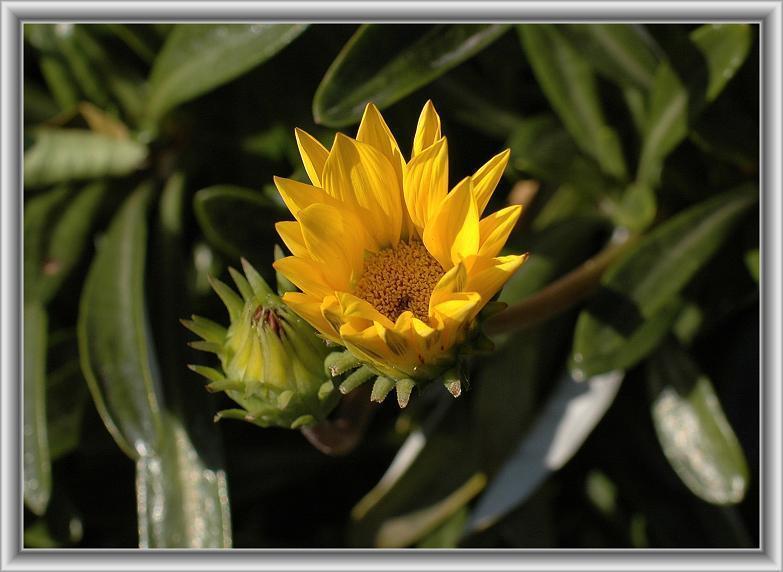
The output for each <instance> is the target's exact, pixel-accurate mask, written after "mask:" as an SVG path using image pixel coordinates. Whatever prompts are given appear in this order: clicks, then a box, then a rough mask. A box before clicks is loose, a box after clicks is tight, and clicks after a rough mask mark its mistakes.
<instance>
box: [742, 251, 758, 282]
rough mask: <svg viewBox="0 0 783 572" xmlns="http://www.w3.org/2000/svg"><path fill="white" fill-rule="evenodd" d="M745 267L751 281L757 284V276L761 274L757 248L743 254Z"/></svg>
mask: <svg viewBox="0 0 783 572" xmlns="http://www.w3.org/2000/svg"><path fill="white" fill-rule="evenodd" d="M745 266H747V268H748V272H750V276H751V278H753V281H754V282H755V283H756V284H758V283H759V274H760V273H761V269H760V258H759V249H758V248H753V249H751V250H748V251H747V252H746V253H745Z"/></svg>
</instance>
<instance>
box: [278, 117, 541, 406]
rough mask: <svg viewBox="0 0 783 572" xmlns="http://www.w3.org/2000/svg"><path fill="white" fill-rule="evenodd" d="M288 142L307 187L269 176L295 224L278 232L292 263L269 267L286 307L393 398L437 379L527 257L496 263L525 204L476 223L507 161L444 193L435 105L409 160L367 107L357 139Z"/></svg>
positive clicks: (301, 135)
mask: <svg viewBox="0 0 783 572" xmlns="http://www.w3.org/2000/svg"><path fill="white" fill-rule="evenodd" d="M296 140H297V143H298V145H299V151H300V152H301V155H302V159H303V162H304V167H305V169H306V171H307V174H308V176H309V177H310V180H311V181H312V185H307V184H304V183H300V182H297V181H293V180H290V179H283V178H279V177H275V185H276V186H277V189H278V190H279V191H280V194H281V195H282V197H283V200H284V201H285V204H286V205H287V206H288V208H289V210H290V211H291V213H292V214H293V216H294V218H295V219H296V220H295V221H290V222H280V223H278V224H277V230H278V232H279V234H280V236H281V238H282V239H283V241H284V242H285V244H286V246H287V247H288V248H289V249H290V251H291V253H292V254H293V256H289V257H287V258H283V259H280V260H278V261H277V262H275V268H276V269H277V270H278V271H279V272H280V273H282V274H283V275H284V276H285V277H286V278H288V279H289V280H290V281H291V282H293V283H294V284H295V285H296V286H297V287H298V288H299V289H300V290H301V292H292V293H286V294H285V296H284V297H283V300H284V302H285V303H286V304H288V305H289V306H290V307H291V308H292V309H293V310H294V311H295V312H296V313H298V314H299V315H300V316H302V317H303V318H304V319H306V320H307V321H308V322H310V323H311V324H312V325H313V326H314V327H315V328H316V329H317V330H318V331H319V332H320V333H321V334H322V335H323V336H324V337H325V338H327V339H329V340H331V341H333V342H335V343H337V344H340V345H343V346H345V347H346V348H347V349H348V350H349V351H350V352H351V353H352V354H353V355H354V356H355V357H356V358H358V359H359V360H360V361H361V362H363V363H364V364H365V365H367V366H369V367H370V368H371V369H372V370H373V371H374V372H376V373H378V374H380V375H382V376H385V377H386V378H389V380H387V381H390V380H391V381H395V382H397V384H398V394H399V392H400V382H404V383H405V384H407V386H408V387H410V386H411V385H413V384H416V383H422V382H425V381H429V380H432V379H434V378H436V377H438V376H439V375H442V374H443V373H444V372H445V371H446V370H448V369H449V368H451V367H452V366H454V365H455V363H456V361H457V358H458V354H459V348H460V346H461V345H462V344H464V343H465V342H466V340H468V338H469V337H470V336H472V335H473V334H475V332H476V330H477V328H476V318H477V315H478V313H479V311H480V310H481V309H482V308H483V307H484V306H485V305H486V304H487V302H489V301H490V300H491V299H492V298H493V296H494V295H495V294H496V293H497V292H498V291H499V290H500V289H501V288H502V287H503V285H504V284H505V283H506V281H507V280H508V279H509V277H510V276H511V275H512V274H513V273H514V271H516V270H517V268H519V267H520V265H521V264H522V263H523V262H524V261H525V258H526V256H527V255H524V254H523V255H519V256H498V255H499V253H500V251H501V249H502V248H503V246H504V244H505V242H506V240H507V238H508V236H509V233H510V232H511V230H512V229H513V227H514V225H515V223H516V222H517V219H518V218H519V215H520V213H521V210H522V208H521V206H519V205H514V206H510V207H507V208H504V209H502V210H500V211H498V212H495V213H492V214H489V215H487V216H486V217H484V218H481V216H482V213H483V212H484V209H485V207H486V206H487V203H488V202H489V199H490V196H491V195H492V192H493V191H494V189H495V187H496V185H497V183H498V181H499V180H500V177H501V175H502V174H503V171H504V169H505V167H506V164H507V162H508V157H509V151H508V150H506V151H503V152H502V153H499V154H498V155H496V156H495V157H493V158H492V159H490V160H489V162H487V163H486V164H485V165H484V166H483V167H481V168H480V169H479V170H478V171H477V172H476V173H475V174H474V175H472V176H470V177H466V178H464V179H463V180H462V181H461V182H460V183H458V184H457V185H456V186H455V187H454V188H453V189H452V190H451V191H450V192H449V190H448V175H449V165H448V157H447V141H446V138H445V137H443V136H441V126H440V118H439V117H438V114H437V113H436V112H435V108H434V107H433V105H432V103H431V102H427V104H426V105H425V106H424V109H423V110H422V112H421V116H420V118H419V122H418V126H417V128H416V135H415V137H414V140H413V151H412V156H411V159H410V160H409V161H407V162H406V161H405V159H404V158H403V155H402V152H401V151H400V148H399V147H398V145H397V142H396V141H395V139H394V136H393V135H392V133H391V131H390V130H389V128H388V126H387V125H386V123H385V122H384V120H383V118H382V117H381V114H380V112H379V111H378V109H377V108H376V107H375V106H374V105H373V104H368V105H367V107H366V109H365V111H364V116H363V118H362V121H361V124H360V126H359V132H358V134H357V137H356V139H351V138H350V137H347V136H345V135H343V134H340V133H338V134H337V136H336V138H335V140H334V144H333V145H332V149H331V151H329V150H327V149H326V148H325V147H323V146H322V145H321V144H320V143H319V142H318V141H317V140H316V139H314V138H313V137H311V136H310V135H308V134H307V133H305V132H304V131H301V130H299V129H297V130H296ZM386 391H387V392H388V389H387V390H386ZM409 392H410V389H408V393H409ZM406 402H407V398H406Z"/></svg>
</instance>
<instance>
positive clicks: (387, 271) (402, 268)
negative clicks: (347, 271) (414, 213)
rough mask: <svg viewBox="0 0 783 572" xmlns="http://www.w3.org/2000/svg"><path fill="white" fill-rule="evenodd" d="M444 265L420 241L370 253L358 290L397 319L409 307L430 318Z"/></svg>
mask: <svg viewBox="0 0 783 572" xmlns="http://www.w3.org/2000/svg"><path fill="white" fill-rule="evenodd" d="M443 274H444V272H443V268H442V267H441V265H440V264H439V263H438V261H437V260H435V259H434V258H433V257H432V255H431V254H430V253H429V252H428V251H427V248H426V247H425V246H424V244H422V243H421V242H419V241H414V242H400V243H399V244H398V245H397V246H396V247H394V248H386V249H384V250H381V251H380V252H377V253H373V254H368V255H367V256H366V257H365V260H364V272H363V273H362V277H361V278H360V279H359V282H358V283H357V284H356V289H355V290H354V294H356V296H358V297H359V298H362V299H364V300H366V301H367V302H369V303H370V304H372V305H373V306H375V308H376V309H377V310H378V311H379V312H380V313H381V314H383V315H384V316H386V317H388V318H389V319H390V320H392V321H396V320H397V318H398V317H399V315H400V314H402V313H403V312H405V311H406V310H410V311H411V312H413V315H414V316H416V317H417V318H419V319H420V320H422V321H424V322H426V321H427V319H428V314H429V304H430V295H431V294H432V290H433V289H434V288H435V285H436V284H437V283H438V280H440V278H441V276H443Z"/></svg>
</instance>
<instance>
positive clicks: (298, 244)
mask: <svg viewBox="0 0 783 572" xmlns="http://www.w3.org/2000/svg"><path fill="white" fill-rule="evenodd" d="M275 229H276V230H277V234H279V235H280V238H282V239H283V243H285V245H286V246H287V247H288V250H290V251H291V254H293V255H294V256H301V257H303V258H309V257H310V254H309V253H308V252H307V245H305V241H304V238H303V237H302V228H301V226H300V225H299V223H298V222H296V221H294V220H285V221H281V222H278V223H275Z"/></svg>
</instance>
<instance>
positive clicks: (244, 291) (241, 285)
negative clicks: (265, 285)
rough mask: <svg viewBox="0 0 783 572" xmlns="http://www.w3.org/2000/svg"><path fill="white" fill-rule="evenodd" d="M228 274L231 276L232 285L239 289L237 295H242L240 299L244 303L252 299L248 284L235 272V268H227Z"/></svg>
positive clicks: (251, 291) (251, 290)
mask: <svg viewBox="0 0 783 572" xmlns="http://www.w3.org/2000/svg"><path fill="white" fill-rule="evenodd" d="M228 273H229V274H230V275H231V278H232V279H233V280H234V284H236V285H237V288H238V289H239V293H240V294H241V295H242V298H243V299H244V301H245V302H247V301H248V300H250V299H251V298H253V294H254V292H253V289H252V288H251V287H250V283H249V282H248V281H247V280H246V279H245V277H244V276H242V274H241V273H240V272H239V271H237V270H236V269H235V268H231V267H229V268H228Z"/></svg>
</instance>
